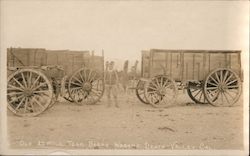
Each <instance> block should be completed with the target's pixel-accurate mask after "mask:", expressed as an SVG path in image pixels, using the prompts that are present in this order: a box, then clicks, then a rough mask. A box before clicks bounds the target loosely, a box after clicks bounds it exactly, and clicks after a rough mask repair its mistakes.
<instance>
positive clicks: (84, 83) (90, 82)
mask: <svg viewBox="0 0 250 156" xmlns="http://www.w3.org/2000/svg"><path fill="white" fill-rule="evenodd" d="M68 90H69V96H70V98H71V99H72V100H73V101H74V102H76V103H77V104H82V103H86V104H95V103H96V102H97V101H99V99H100V98H101V97H102V96H103V93H104V81H103V75H102V74H100V73H97V72H96V71H93V70H91V69H86V68H83V69H80V70H78V71H76V72H75V73H74V74H73V75H72V76H71V78H70V79H69V84H68Z"/></svg>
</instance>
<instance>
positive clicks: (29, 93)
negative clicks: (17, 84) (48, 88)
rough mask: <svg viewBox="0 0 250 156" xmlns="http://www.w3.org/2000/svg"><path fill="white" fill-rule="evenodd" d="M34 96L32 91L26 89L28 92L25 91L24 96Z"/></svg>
mask: <svg viewBox="0 0 250 156" xmlns="http://www.w3.org/2000/svg"><path fill="white" fill-rule="evenodd" d="M32 95H33V92H32V90H31V89H26V90H24V96H26V97H30V96H32Z"/></svg>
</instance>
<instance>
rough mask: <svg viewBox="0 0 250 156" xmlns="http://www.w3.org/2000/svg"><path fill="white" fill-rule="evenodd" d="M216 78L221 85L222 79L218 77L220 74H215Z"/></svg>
mask: <svg viewBox="0 0 250 156" xmlns="http://www.w3.org/2000/svg"><path fill="white" fill-rule="evenodd" d="M215 77H216V80H217V82H218V83H221V82H220V78H219V76H218V72H215Z"/></svg>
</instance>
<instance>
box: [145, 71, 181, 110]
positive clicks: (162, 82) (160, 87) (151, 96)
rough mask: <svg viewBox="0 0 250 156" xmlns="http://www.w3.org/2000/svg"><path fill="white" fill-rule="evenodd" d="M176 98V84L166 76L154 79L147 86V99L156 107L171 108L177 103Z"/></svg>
mask: <svg viewBox="0 0 250 156" xmlns="http://www.w3.org/2000/svg"><path fill="white" fill-rule="evenodd" d="M176 96H177V87H176V84H175V82H174V81H173V80H172V79H171V78H169V77H168V76H166V75H159V76H156V77H154V78H152V79H151V81H149V82H147V84H146V86H145V97H146V99H147V101H148V102H149V103H150V104H151V105H153V106H154V107H160V108H161V107H168V106H171V105H173V104H174V103H175V100H176Z"/></svg>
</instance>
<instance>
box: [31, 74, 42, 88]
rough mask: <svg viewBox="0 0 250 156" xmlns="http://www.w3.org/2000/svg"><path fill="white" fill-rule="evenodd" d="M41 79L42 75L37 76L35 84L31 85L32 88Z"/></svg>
mask: <svg viewBox="0 0 250 156" xmlns="http://www.w3.org/2000/svg"><path fill="white" fill-rule="evenodd" d="M40 77H41V76H40V75H38V76H37V78H36V79H35V81H34V82H33V84H32V85H31V87H30V88H33V87H34V85H36V83H37V81H38V80H39V78H40Z"/></svg>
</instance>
